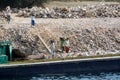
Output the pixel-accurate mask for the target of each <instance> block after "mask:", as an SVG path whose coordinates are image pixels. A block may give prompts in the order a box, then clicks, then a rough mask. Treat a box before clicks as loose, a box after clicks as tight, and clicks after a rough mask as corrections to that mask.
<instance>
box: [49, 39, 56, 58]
mask: <svg viewBox="0 0 120 80" xmlns="http://www.w3.org/2000/svg"><path fill="white" fill-rule="evenodd" d="M50 49H51V55H52V57H55V41H54V40H50Z"/></svg>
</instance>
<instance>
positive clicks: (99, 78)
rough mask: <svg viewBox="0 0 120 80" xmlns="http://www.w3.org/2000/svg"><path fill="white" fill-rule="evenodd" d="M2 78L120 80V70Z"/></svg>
mask: <svg viewBox="0 0 120 80" xmlns="http://www.w3.org/2000/svg"><path fill="white" fill-rule="evenodd" d="M0 80H120V72H115V73H113V72H109V73H99V74H93V73H87V74H69V75H64V74H56V75H39V76H31V77H30V76H29V77H27V76H26V77H16V78H9V79H7V78H6V79H0Z"/></svg>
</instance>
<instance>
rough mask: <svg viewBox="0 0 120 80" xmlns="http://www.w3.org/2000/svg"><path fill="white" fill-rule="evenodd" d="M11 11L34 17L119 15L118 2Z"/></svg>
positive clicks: (119, 7) (119, 6)
mask: <svg viewBox="0 0 120 80" xmlns="http://www.w3.org/2000/svg"><path fill="white" fill-rule="evenodd" d="M13 11H14V12H17V13H18V16H24V17H30V15H31V14H33V15H35V17H36V18H83V17H120V5H119V4H109V5H108V4H106V5H92V6H89V5H84V6H77V7H65V8H60V7H55V8H52V9H49V8H41V7H32V8H24V9H20V10H18V11H16V10H13Z"/></svg>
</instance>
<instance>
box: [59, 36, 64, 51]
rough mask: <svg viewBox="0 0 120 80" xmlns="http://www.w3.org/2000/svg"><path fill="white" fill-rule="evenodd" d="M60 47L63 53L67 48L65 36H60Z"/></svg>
mask: <svg viewBox="0 0 120 80" xmlns="http://www.w3.org/2000/svg"><path fill="white" fill-rule="evenodd" d="M60 49H61V52H62V53H63V52H64V50H65V39H64V38H63V37H60Z"/></svg>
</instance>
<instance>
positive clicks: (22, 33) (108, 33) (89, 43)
mask: <svg viewBox="0 0 120 80" xmlns="http://www.w3.org/2000/svg"><path fill="white" fill-rule="evenodd" d="M36 22H37V24H36V26H35V27H31V26H30V24H29V18H26V19H24V18H21V19H20V21H19V22H15V21H14V22H11V23H10V24H6V25H4V26H3V27H1V28H0V40H1V41H2V40H12V41H13V48H15V49H20V50H21V51H22V52H24V53H26V54H38V53H48V52H47V50H46V48H45V47H44V45H43V44H42V42H41V40H40V39H39V36H41V37H42V38H43V40H44V41H45V42H46V44H47V45H48V46H49V41H50V40H51V39H54V40H55V45H56V51H57V50H58V49H59V38H60V37H65V38H67V37H68V38H69V39H70V45H71V52H75V53H80V54H81V55H96V54H107V53H120V18H81V19H36Z"/></svg>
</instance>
